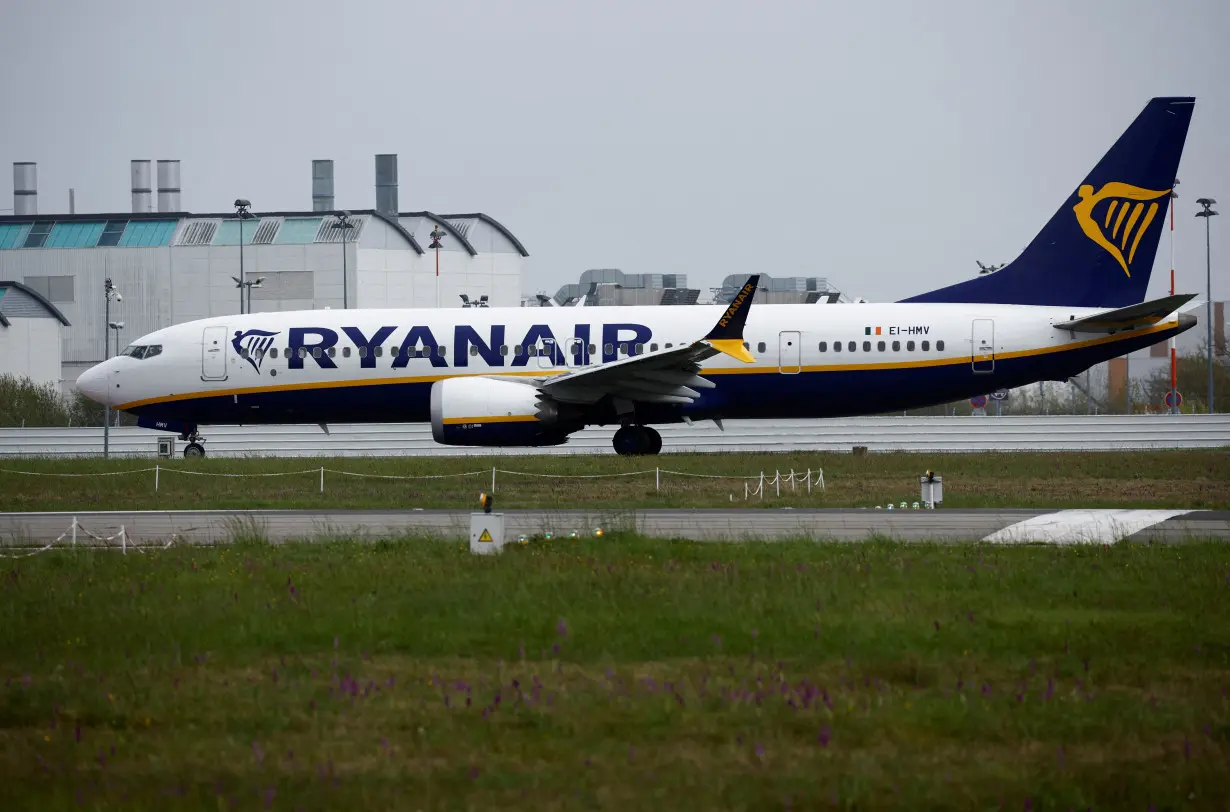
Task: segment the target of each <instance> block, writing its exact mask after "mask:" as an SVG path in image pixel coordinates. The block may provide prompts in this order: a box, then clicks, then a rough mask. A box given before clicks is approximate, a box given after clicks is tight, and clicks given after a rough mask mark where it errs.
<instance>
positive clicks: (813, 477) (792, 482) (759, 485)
mask: <svg viewBox="0 0 1230 812" xmlns="http://www.w3.org/2000/svg"><path fill="white" fill-rule="evenodd" d="M151 472H152V473H153V474H154V490H155V491H158V490H159V489H160V488H161V482H162V475H163V474H181V475H184V476H196V477H223V478H228V479H250V478H262V477H287V476H308V475H313V476H316V475H318V476H319V481H320V486H319V487H320V493H324V492H325V475H326V474H336V475H337V476H345V477H355V478H362V479H386V480H387V479H392V480H432V479H458V478H462V477H479V476H481V477H486V476H487V475H488V474H490V475H491V491H492V493H494V492H495V490H496V485H497V482H498V475H499V474H504V475H506V476H511V477H525V478H538V479H618V478H624V477H636V476H648V475H650V474H653V489H654V491H660V490H662V477H663V476H664V475H665V476H675V477H685V478H687V477H691V478H694V479H724V480H738V481H742V482H743V499H744V500H745V501H747V500H750V499H751V498H752V497H759V498H760V499H761V500H763V499H764V495H765V488H766V487H771V488H773V489H774V493H775V495H776V496H781V493H782V486H783V485H789V486H790V491H791V492H792V493H794V492H797V490H798V488H799V486H804V487H806V488H807V493H809V494H810V493H811V492H812V489H813V488H818V489H820V490H822V491H823V490H825V485H824V469H822V468H817V469H816V470H814V471H813V470H812V469H810V468H808V469H807V470H806V471H802V472H799V471H795V470H794V469H793V468H792V469H790V471H789V472H787V473H785V474H783V473H782V472H781V471H774V472H773V474H772V476H771V477H770V476H769V475H767V474H766V472H764V471H760V472H759V473H757V474H752V475H750V476H739V475H732V474H694V473H691V472H689V471H672V470H670V469H667V468H661V467H655V468H647V469H645V470H643V471H622V472H619V473H613V474H540V473H535V472H533V471H512V470H506V469H503V468H498V467H495V466H493V467H492V468H491V469H490V470H487V469H483V470H481V471H462V472H460V473H455V474H425V475H422V476H409V475H406V476H403V475H398V474H369V473H364V472H362V471H341V470H338V469H335V468H328V467H326V466H323V465H322V466H320V467H319V468H306V469H303V470H299V471H275V472H272V473H256V474H234V473H222V472H216V471H188V470H184V469H181V468H166V467H163V466H161V465H155V466H153V467H150V468H132V469H129V470H126V471H104V472H98V473H89V474H60V473H47V472H43V471H19V470H16V469H12V468H0V473H4V474H16V475H19V476H39V477H76V478H80V477H103V476H124V475H127V474H147V473H151ZM76 528H77V525H76V520H75V519H74V526H73V528H70V529H72V530H73V531H74V533H75V530H76ZM121 534H122V529H121Z"/></svg>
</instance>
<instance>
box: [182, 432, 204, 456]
mask: <svg viewBox="0 0 1230 812" xmlns="http://www.w3.org/2000/svg"><path fill="white" fill-rule="evenodd" d="M179 439H181V440H187V441H188V445H187V446H185V447H184V459H192V458H194V457H204V456H205V446H204V445H202V444H203V443H204V442H205V438H204V437H202V436H201V435H200V433H199V432H197V430H196V426H193V427H192V428H191V429H189V430H188V431H187V432H185V433H183V434H181V435H179Z"/></svg>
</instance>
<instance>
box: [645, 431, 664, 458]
mask: <svg viewBox="0 0 1230 812" xmlns="http://www.w3.org/2000/svg"><path fill="white" fill-rule="evenodd" d="M641 431H643V432H645V437H646V439H647V440H648V442H649V448H648V450H647V451H646V452H645V453H646V454H661V453H662V435H661V434H658V430H657V429H653V428H650V427H649V426H642V427H641Z"/></svg>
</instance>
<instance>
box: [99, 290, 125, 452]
mask: <svg viewBox="0 0 1230 812" xmlns="http://www.w3.org/2000/svg"><path fill="white" fill-rule="evenodd" d="M112 299H114V300H115V301H117V302H122V301H124V297H123V296H121V295H120V292H119V291H118V290H116V289H115V286H114V285H112V284H111V277H109V276H108V277H107V278H106V279H105V280H104V281H103V323H104V324H105V325H107V326H106V327H104V328H103V360H104V361H106V360H107V359H109V358H110V357H111V336H110V335H109V334H108V333H107V330H108V329H110V327H111V300H112ZM117 335H118V334H117ZM104 385H105V384H104ZM110 456H111V406H110V405H109V404H105V405H104V406H103V459H107V458H108V457H110Z"/></svg>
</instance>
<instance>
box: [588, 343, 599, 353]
mask: <svg viewBox="0 0 1230 812" xmlns="http://www.w3.org/2000/svg"><path fill="white" fill-rule="evenodd" d="M597 351H598V347H597V346H595V345H593V344H590V345H589V354H590V355H593V354H594V353H596V352H597Z"/></svg>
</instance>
